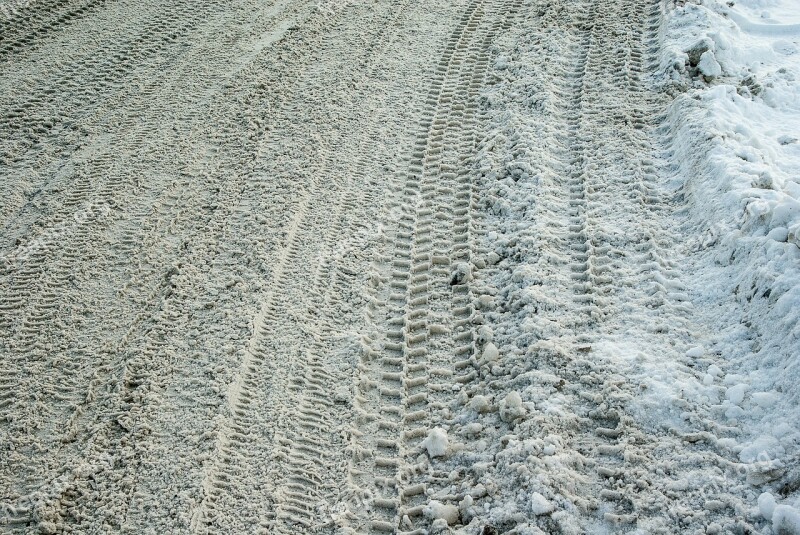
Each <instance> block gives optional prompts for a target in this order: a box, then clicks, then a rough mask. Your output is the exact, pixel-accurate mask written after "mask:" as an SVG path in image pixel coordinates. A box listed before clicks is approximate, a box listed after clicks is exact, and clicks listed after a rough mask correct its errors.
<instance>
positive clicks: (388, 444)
mask: <svg viewBox="0 0 800 535" xmlns="http://www.w3.org/2000/svg"><path fill="white" fill-rule="evenodd" d="M485 9H486V5H485V4H484V3H483V2H473V3H471V4H470V5H469V6H468V7H467V9H466V11H465V14H464V15H463V17H462V19H461V21H460V23H459V25H458V26H457V28H456V30H455V31H454V33H453V34H452V35H451V37H450V40H449V41H448V43H447V45H446V47H445V54H444V55H443V56H442V58H441V60H440V63H439V66H438V67H437V68H436V71H435V75H434V78H433V80H432V88H431V90H430V92H429V95H428V98H427V101H426V102H427V109H426V113H425V114H424V116H423V119H422V120H421V127H422V131H423V134H422V135H421V136H420V138H419V139H418V141H417V142H416V144H415V147H414V151H413V153H412V156H411V158H409V159H408V160H406V162H405V163H404V164H403V165H402V166H401V167H402V168H403V171H401V172H400V173H398V175H397V176H396V177H395V180H396V181H397V183H398V186H395V187H394V188H393V189H394V190H395V191H399V192H401V195H400V196H399V197H398V199H396V200H395V201H393V202H392V203H391V204H390V205H389V210H390V211H389V213H388V214H387V216H386V217H387V218H391V219H394V220H396V221H397V227H396V228H395V231H394V234H393V236H392V238H391V242H390V247H389V251H388V253H387V255H386V260H385V262H386V263H385V264H383V263H379V264H378V265H377V266H376V269H377V273H379V274H380V273H389V274H390V275H389V277H388V280H387V283H385V284H383V285H381V286H380V287H375V288H374V293H373V295H372V298H371V301H372V303H373V305H372V308H371V310H370V312H369V318H370V319H371V321H373V322H375V323H373V325H374V327H373V328H374V330H375V334H374V335H370V336H368V337H367V338H366V339H365V344H366V347H365V352H366V357H365V359H364V361H363V363H362V377H361V380H360V383H359V391H360V395H359V396H358V399H359V402H360V403H359V407H358V414H359V419H358V422H359V431H360V433H359V434H360V435H361V437H360V439H357V440H356V441H355V444H354V446H353V457H354V463H353V464H354V469H353V473H354V474H356V478H355V481H354V483H355V485H356V492H360V493H361V497H362V499H363V500H364V502H365V503H366V506H364V507H362V509H363V510H364V512H365V513H366V515H364V520H363V522H364V523H365V525H367V526H368V529H369V530H371V531H388V532H393V531H395V530H396V529H398V526H399V527H400V529H403V530H408V529H411V530H414V529H416V530H420V529H423V528H421V527H418V528H415V525H419V526H423V525H425V524H426V521H425V520H424V519H422V518H421V517H422V515H423V510H424V506H425V504H426V503H427V498H426V488H427V487H426V486H427V484H428V483H429V482H430V481H431V480H430V478H427V479H426V478H421V477H420V476H419V474H417V473H416V472H417V471H420V472H423V471H424V466H422V465H419V466H415V464H414V460H413V459H414V458H415V457H416V456H417V455H419V453H421V451H420V450H419V442H420V441H421V440H422V439H423V438H424V437H425V436H426V435H427V432H428V430H429V429H430V427H431V426H432V425H435V423H436V422H440V421H441V420H442V417H443V414H441V411H446V410H447V405H448V404H449V402H450V400H451V399H452V397H453V394H452V391H453V389H452V387H451V384H450V383H449V382H448V381H451V380H452V379H453V377H454V373H455V371H454V362H453V356H452V353H451V352H452V350H453V349H455V351H456V352H457V354H459V355H462V354H468V353H469V352H471V351H472V345H471V344H470V342H471V339H472V337H473V333H472V331H471V328H470V327H469V326H468V322H469V318H470V316H471V314H472V309H471V305H470V302H469V301H470V298H469V292H468V287H467V286H466V285H465V283H466V282H468V281H467V280H466V279H467V278H468V276H469V270H470V269H471V268H470V267H468V266H469V262H470V261H471V259H470V256H471V255H470V247H471V244H470V237H469V228H470V224H471V222H470V217H469V215H470V210H469V208H470V203H471V201H472V195H473V191H472V186H471V184H470V180H469V171H468V170H467V169H465V168H464V166H465V165H468V162H469V161H470V159H471V154H472V152H471V149H472V148H473V147H474V133H473V132H472V129H471V128H470V126H471V125H473V124H474V119H473V115H474V112H475V109H476V103H475V102H474V96H475V94H476V92H477V90H478V89H479V88H480V83H481V81H482V78H483V72H485V69H486V65H487V63H488V59H487V57H486V50H485V49H486V46H487V45H488V43H489V42H490V41H491V38H492V35H493V33H494V32H496V31H497V30H499V28H500V22H495V23H489V22H483V21H482V19H483V18H484V15H485ZM464 127H466V128H464ZM451 140H452V141H451ZM405 169H407V171H405ZM454 267H455V273H454V269H453V268H454ZM459 270H461V271H463V273H461V272H460V271H459ZM378 277H380V278H383V275H378ZM454 277H455V278H454ZM451 283H452V284H451ZM444 288H446V289H447V290H445V291H443V289H444ZM381 317H386V320H384V321H385V323H384V324H383V325H381V323H378V322H376V320H377V319H378V318H381ZM454 330H458V332H454ZM461 358H463V356H462V357H461ZM437 378H438V381H444V382H438V384H432V383H431V381H432V380H436V379H437ZM367 437H370V438H371V440H367ZM434 477H436V476H434ZM439 479H442V476H441V475H440V476H439ZM412 518H413V519H414V520H413V521H412ZM413 532H416V531H413Z"/></svg>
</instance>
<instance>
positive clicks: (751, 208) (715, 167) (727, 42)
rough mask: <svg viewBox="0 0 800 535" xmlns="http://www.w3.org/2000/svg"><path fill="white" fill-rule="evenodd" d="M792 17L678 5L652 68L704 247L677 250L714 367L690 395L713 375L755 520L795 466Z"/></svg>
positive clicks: (799, 221)
mask: <svg viewBox="0 0 800 535" xmlns="http://www.w3.org/2000/svg"><path fill="white" fill-rule="evenodd" d="M799 14H800V12H798V10H797V4H796V2H792V1H786V0H737V1H736V2H722V1H720V0H703V1H700V2H697V3H694V2H689V3H686V4H685V5H683V6H679V7H677V8H675V9H674V10H673V11H672V12H671V13H670V15H669V16H668V19H667V27H666V31H665V41H664V47H663V51H662V54H661V61H660V65H661V83H662V84H664V87H665V88H666V90H667V91H669V92H670V93H671V94H672V95H673V96H674V99H673V101H672V104H671V105H670V107H669V110H668V114H667V124H666V129H667V131H668V132H669V133H668V136H669V138H670V139H671V144H670V146H669V147H668V149H669V150H670V151H671V155H672V156H673V157H676V159H677V161H679V162H681V164H680V168H679V169H676V172H675V174H674V179H673V184H672V187H673V189H674V191H676V193H678V194H680V195H682V196H683V198H684V199H685V201H686V202H687V207H688V210H687V213H686V220H685V223H684V225H685V229H686V230H687V231H689V232H694V233H696V234H697V235H698V236H703V237H702V238H699V239H697V240H696V241H695V242H694V243H692V244H691V245H688V246H687V252H688V253H689V254H690V255H691V256H690V263H689V264H688V265H687V270H689V271H690V272H691V273H692V276H693V277H692V278H693V280H694V284H692V285H690V287H689V293H690V294H691V295H693V296H695V303H696V304H697V305H698V306H697V308H696V310H697V312H698V313H699V314H700V315H701V319H702V320H703V321H705V322H706V323H707V324H709V325H712V326H713V327H712V328H713V329H714V331H715V333H714V336H712V337H711V343H710V344H709V348H710V349H709V351H710V352H711V353H712V354H715V355H719V356H720V357H721V360H719V361H718V362H715V363H714V364H712V365H711V366H709V367H708V368H707V370H706V372H707V373H706V374H705V375H704V376H703V378H702V384H703V386H704V387H707V388H713V387H714V386H715V384H717V380H718V378H720V377H723V376H724V378H723V380H722V384H723V386H724V387H725V390H724V401H723V403H722V405H721V406H720V410H721V413H719V414H720V416H721V417H724V419H727V420H728V421H729V422H739V423H740V424H742V425H743V426H744V429H746V432H745V433H744V434H742V435H741V436H739V437H737V438H732V439H725V441H724V442H723V443H724V444H725V445H726V447H728V448H730V449H732V450H733V451H737V452H738V453H739V458H740V459H741V460H742V462H745V463H746V466H748V481H750V482H751V483H752V484H754V486H755V487H756V488H757V489H760V490H763V491H766V492H763V493H762V494H761V497H760V498H759V499H758V506H759V510H760V511H761V514H762V516H764V517H765V518H770V517H771V516H772V514H773V513H772V511H773V509H775V507H776V506H775V498H773V495H772V494H770V493H769V491H771V490H773V489H774V488H776V486H779V484H780V483H779V482H780V481H782V479H783V478H784V477H791V476H789V475H788V474H789V471H788V469H787V465H786V463H791V460H792V459H797V457H798V455H800V434H798V429H797V422H798V421H800V396H798V390H797V388H796V385H797V384H800V362H799V361H798V357H799V356H800V323H799V322H798V320H800V145H798V138H800V54H799V53H798V52H799V51H800V47H799V46H798V45H799V44H800V25H798V22H800V16H798V15H799ZM709 305H711V306H709ZM698 353H699V352H695V351H694V349H691V350H690V351H689V352H687V353H686V355H687V357H701V356H702V355H700V354H698ZM723 369H724V370H725V372H723ZM723 421H724V420H722V419H721V420H720V423H721V424H722V425H725V424H724V423H723ZM790 488H791V487H790ZM787 497H788V498H791V499H797V497H798V492H797V491H796V490H794V491H790V492H789V495H788V496H787ZM777 507H779V508H782V509H780V511H781V513H780V514H779V515H778V519H779V522H776V523H774V529H783V530H785V531H786V532H793V531H792V530H796V529H797V528H796V526H797V524H796V522H795V521H796V518H797V517H796V511H795V510H792V509H790V508H788V507H789V506H777Z"/></svg>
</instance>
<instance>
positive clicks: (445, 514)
mask: <svg viewBox="0 0 800 535" xmlns="http://www.w3.org/2000/svg"><path fill="white" fill-rule="evenodd" d="M424 513H425V516H427V517H428V518H431V519H433V520H444V521H445V522H446V523H447V524H448V525H452V524H455V523H456V522H458V515H459V511H458V507H456V506H455V505H452V504H445V503H442V502H439V501H436V500H431V501H430V502H429V503H428V505H427V506H426V507H425V510H424Z"/></svg>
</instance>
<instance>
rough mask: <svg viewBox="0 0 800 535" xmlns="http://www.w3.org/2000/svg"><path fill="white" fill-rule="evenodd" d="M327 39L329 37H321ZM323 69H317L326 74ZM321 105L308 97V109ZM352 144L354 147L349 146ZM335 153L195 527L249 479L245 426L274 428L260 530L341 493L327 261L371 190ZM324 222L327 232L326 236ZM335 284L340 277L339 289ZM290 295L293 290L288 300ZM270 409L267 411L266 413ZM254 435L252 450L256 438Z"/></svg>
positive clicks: (284, 267)
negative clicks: (348, 174) (343, 171)
mask: <svg viewBox="0 0 800 535" xmlns="http://www.w3.org/2000/svg"><path fill="white" fill-rule="evenodd" d="M390 8H391V9H389V10H388V11H387V12H386V13H384V12H383V11H381V10H379V11H377V12H376V14H374V15H371V16H375V17H378V18H377V22H376V24H375V25H374V26H373V27H374V28H375V29H376V31H375V32H374V33H371V34H369V35H368V36H366V37H365V39H367V42H366V43H365V44H363V45H361V46H359V47H358V48H359V49H360V50H362V51H363V56H359V57H355V58H349V61H351V62H353V63H354V64H356V65H358V69H359V71H360V72H362V73H366V74H367V75H368V76H369V73H370V72H373V71H374V72H377V69H378V66H377V65H375V64H374V63H373V60H374V58H376V57H379V55H380V53H381V52H382V50H383V49H384V48H385V47H386V46H388V43H389V42H390V41H391V38H392V37H391V33H390V32H391V31H393V30H392V28H393V27H394V25H395V22H396V20H397V18H398V17H399V16H400V14H401V13H402V8H403V4H397V5H392V6H390ZM337 20H341V21H342V24H348V26H347V27H348V28H355V26H349V24H350V23H349V21H346V19H341V18H339V19H337ZM326 24H331V25H334V27H335V26H336V25H337V24H338V22H337V21H330V20H329V21H327V22H326ZM322 38H323V39H325V37H324V34H323V37H322ZM360 39H361V38H360ZM335 46H342V45H339V44H338V43H326V44H325V45H324V47H323V48H325V49H327V50H331V49H332V47H335ZM342 57H343V58H344V57H346V56H344V55H343V56H342ZM325 74H326V73H322V74H319V75H318V76H319V78H323V77H324V76H325ZM309 76H311V75H310V74H309ZM306 83H316V78H309V82H306ZM299 94H300V95H305V94H307V95H314V94H315V90H314V88H313V87H311V86H309V87H307V88H306V89H304V90H302V91H300V92H299ZM306 98H307V97H306ZM365 98H366V95H365V94H360V96H357V97H356V98H355V100H354V101H353V105H354V106H355V105H356V103H357V102H359V101H363V100H364V99H365ZM297 104H299V103H297ZM315 107H316V106H309V105H307V103H306V109H314V108H315ZM295 110H296V108H295V107H294V104H292V105H290V107H289V108H287V110H286V118H285V120H286V121H287V124H288V123H290V122H295V123H296V116H295V113H296V112H295ZM315 120H316V119H315ZM370 120H373V119H370ZM361 143H363V142H361ZM315 144H316V145H318V146H320V147H325V146H326V145H327V144H328V143H327V142H326V141H325V140H322V139H317V140H315ZM276 148H278V147H276ZM365 148H368V147H365ZM346 150H347V153H350V151H351V150H352V149H351V148H348V149H346ZM368 152H369V151H368V150H367V153H368ZM338 154H339V151H338V150H335V147H332V146H331V147H329V148H326V149H325V150H322V151H321V152H320V153H319V154H318V156H317V157H314V158H309V160H311V161H319V162H321V163H320V164H319V165H320V167H319V169H318V170H316V171H315V172H313V173H312V174H311V176H310V177H309V178H310V180H309V182H310V183H311V186H310V187H309V188H308V189H307V190H306V192H305V194H304V198H303V200H302V201H301V204H300V206H299V208H298V210H297V213H296V215H295V218H294V221H293V223H292V225H291V226H290V227H289V229H288V232H287V236H286V237H285V242H286V243H287V246H286V249H285V252H284V253H283V255H282V256H281V257H280V258H279V260H278V262H277V264H278V268H277V269H276V270H275V272H274V280H275V282H274V283H271V285H272V286H273V290H271V291H269V292H268V293H267V295H266V296H265V298H264V303H265V304H264V307H263V308H262V310H261V312H260V313H259V316H258V317H257V319H256V321H255V325H256V327H255V332H254V336H253V338H252V339H251V340H250V343H249V349H248V353H247V355H246V357H245V360H244V364H243V367H242V370H243V371H242V375H241V376H240V377H241V378H240V380H239V381H240V383H239V384H238V385H235V386H234V387H233V388H232V389H231V391H232V392H233V393H234V394H233V396H234V397H233V398H232V402H231V405H232V407H233V414H234V417H233V421H232V423H231V430H232V431H231V433H230V434H231V435H232V436H233V439H232V440H230V441H227V442H225V440H226V439H223V441H221V443H220V446H219V451H220V452H221V457H220V460H219V463H218V465H217V467H216V468H215V470H214V472H212V473H211V475H210V476H209V481H210V483H209V486H210V490H209V494H208V498H207V500H206V502H205V504H204V508H203V510H202V512H198V514H197V521H196V522H195V529H196V530H200V529H201V524H200V519H201V518H213V517H214V516H216V515H217V513H216V511H219V510H220V509H221V508H222V507H225V508H228V507H230V504H228V502H227V501H224V502H223V496H222V494H223V493H224V492H225V491H226V490H227V489H229V488H230V487H232V484H231V483H230V479H232V478H236V480H237V486H241V485H242V484H245V485H246V482H245V481H243V477H244V474H242V475H238V474H237V472H238V468H236V467H237V466H242V465H245V464H248V463H247V462H246V460H245V457H246V456H247V455H246V454H245V452H246V448H245V447H244V446H245V444H246V442H245V441H244V440H239V439H238V437H237V435H238V436H241V437H242V438H244V437H246V436H247V435H248V434H251V435H252V433H245V432H244V431H243V429H242V428H244V427H248V428H267V429H269V430H270V431H269V433H270V434H271V436H270V438H269V439H268V441H266V442H264V443H263V444H259V445H258V448H259V451H261V449H262V448H263V449H264V456H265V457H267V458H271V459H273V462H272V463H271V466H270V467H269V469H268V475H269V479H270V481H271V484H270V487H269V489H268V490H267V492H266V493H265V496H267V500H268V502H269V505H268V507H267V508H266V510H264V511H261V512H260V513H259V516H260V522H259V526H260V529H268V530H270V531H275V532H279V533H280V532H287V533H291V532H295V531H296V530H297V529H309V528H310V527H312V526H315V525H319V524H320V523H321V522H322V520H321V515H320V513H321V512H322V511H320V506H323V507H325V506H327V505H328V504H329V503H330V502H331V501H332V499H333V498H335V493H336V491H337V490H338V489H337V482H336V481H335V480H334V479H332V474H331V473H330V472H331V468H332V465H334V464H335V463H334V462H333V461H334V460H335V458H336V457H337V456H339V455H341V453H340V452H337V451H335V449H333V450H332V446H331V445H332V444H333V441H332V439H330V438H328V437H332V436H333V435H334V434H335V433H337V432H338V430H337V429H336V428H334V427H333V426H332V425H331V422H332V421H333V415H335V414H337V413H339V412H341V410H342V408H341V407H336V406H334V403H333V401H332V399H331V395H332V392H333V391H334V390H335V388H334V384H335V382H336V380H337V378H336V377H334V376H332V375H331V373H330V372H329V370H327V369H326V367H325V366H324V364H325V360H326V356H325V355H324V353H325V349H326V348H328V347H329V346H330V343H331V341H330V338H331V337H332V336H334V333H335V332H338V331H340V330H341V325H340V324H339V323H338V321H339V320H338V318H336V316H330V314H332V312H333V310H332V308H329V307H330V305H331V304H332V294H331V292H332V291H333V290H332V288H331V287H329V286H328V285H330V284H331V280H330V277H331V273H330V269H331V267H332V264H331V262H330V260H326V259H325V258H326V254H330V253H331V252H332V249H333V248H334V244H335V243H336V242H337V240H340V239H341V236H342V235H343V234H344V235H347V233H346V232H345V230H346V227H345V226H344V224H345V222H346V221H348V217H345V214H347V213H350V210H352V209H354V208H355V207H357V206H359V207H360V204H361V203H359V200H360V199H363V198H364V197H363V196H364V195H367V194H368V190H367V188H365V185H364V184H361V183H360V181H359V179H363V178H364V176H363V174H361V173H359V172H356V174H355V176H354V177H353V178H352V179H350V178H348V179H344V178H341V177H337V176H336V175H333V176H331V173H332V161H333V159H334V158H337V155H338ZM282 172H283V173H285V172H286V171H285V170H283V171H282ZM359 188H360V189H359ZM355 221H358V219H356V220H355ZM331 222H332V224H331ZM321 228H324V229H325V231H324V232H323V233H322V234H321V235H320V234H319V229H321ZM318 257H321V258H322V263H321V264H319V266H317V267H316V268H314V269H313V270H311V271H310V272H308V273H307V274H304V273H305V272H306V270H308V269H309V268H308V267H307V266H313V265H314V262H311V261H310V259H311V258H318ZM298 266H299V267H298ZM344 280H346V278H341V277H340V278H338V281H339V282H338V284H339V286H338V287H339V288H340V289H341V285H342V284H343V282H342V281H344ZM336 284H337V283H336V282H334V283H333V287H334V288H336V287H337V286H336ZM322 285H326V286H324V287H323V286H322ZM345 295H346V294H345ZM286 296H294V297H292V298H290V299H289V300H287V297H286ZM296 309H300V310H308V311H309V314H308V315H305V314H303V315H300V316H299V317H292V316H293V315H294V314H295V312H293V310H296ZM293 330H295V331H297V330H299V331H301V332H302V333H303V336H301V337H300V338H299V339H298V340H297V341H294V342H291V343H287V341H288V340H291V339H292V338H293V337H294V338H298V337H297V333H296V332H295V333H292V331H293ZM279 355H280V356H285V357H286V358H287V361H286V362H282V361H281V360H280V359H279V358H278V356H279ZM265 370H266V371H265ZM261 377H267V378H269V379H268V380H269V385H264V384H263V380H262V379H261ZM262 391H263V392H267V393H268V394H267V397H266V398H264V397H261V395H260V394H258V392H262ZM250 392H255V393H254V394H251V393H250ZM255 407H258V408H259V411H258V412H254V410H255ZM267 407H268V408H270V412H269V413H267V414H263V412H264V411H263V409H264V408H267ZM293 411H299V415H298V417H297V420H294V419H293V417H292V413H293ZM271 421H274V423H271ZM320 433H321V434H320ZM249 442H250V444H249V447H250V448H252V447H253V444H252V439H251V440H250V441H249ZM248 453H249V452H248Z"/></svg>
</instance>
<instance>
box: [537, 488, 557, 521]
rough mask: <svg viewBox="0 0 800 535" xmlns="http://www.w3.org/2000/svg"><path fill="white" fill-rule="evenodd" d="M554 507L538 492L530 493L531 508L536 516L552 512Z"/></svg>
mask: <svg viewBox="0 0 800 535" xmlns="http://www.w3.org/2000/svg"><path fill="white" fill-rule="evenodd" d="M554 509H555V507H554V506H553V504H552V503H550V501H549V500H548V499H547V498H545V497H544V496H542V495H541V494H540V493H538V492H534V493H533V494H532V495H531V510H532V511H533V514H535V515H536V516H541V515H546V514H548V513H552V512H553V510H554Z"/></svg>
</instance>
